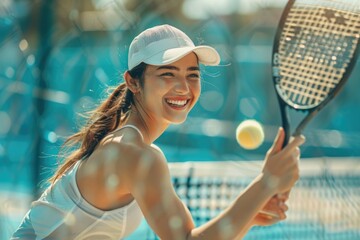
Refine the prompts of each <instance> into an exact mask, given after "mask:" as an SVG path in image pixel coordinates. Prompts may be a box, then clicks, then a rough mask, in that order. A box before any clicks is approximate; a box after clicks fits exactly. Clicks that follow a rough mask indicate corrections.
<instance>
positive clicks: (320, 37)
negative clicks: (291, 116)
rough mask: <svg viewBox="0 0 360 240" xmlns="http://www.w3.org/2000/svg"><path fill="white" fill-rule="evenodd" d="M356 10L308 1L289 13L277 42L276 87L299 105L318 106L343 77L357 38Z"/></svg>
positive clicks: (358, 27) (357, 20)
mask: <svg viewBox="0 0 360 240" xmlns="http://www.w3.org/2000/svg"><path fill="white" fill-rule="evenodd" d="M359 18H360V17H359V14H357V13H354V12H346V11H344V10H334V9H332V8H325V7H315V8H314V7H311V6H308V5H300V6H294V7H293V8H292V9H291V10H290V12H289V13H288V16H287V19H286V22H285V24H284V29H283V31H282V36H281V38H280V43H279V56H280V65H279V70H280V75H281V76H282V77H281V80H280V83H279V86H278V88H280V91H281V92H282V93H283V95H285V96H286V100H287V101H291V102H292V103H295V104H297V105H300V106H307V107H309V106H311V107H312V106H317V105H319V104H320V103H321V102H322V101H323V100H324V99H325V98H326V97H327V96H328V94H329V93H330V92H331V91H332V90H333V89H334V88H335V87H336V86H337V84H339V82H340V81H341V80H342V79H343V76H344V73H345V72H346V68H347V67H348V65H349V63H350V60H351V58H352V56H353V54H354V52H355V49H356V45H357V42H358V40H359V32H360V19H359Z"/></svg>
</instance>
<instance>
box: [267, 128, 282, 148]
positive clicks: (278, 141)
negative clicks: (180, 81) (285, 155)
mask: <svg viewBox="0 0 360 240" xmlns="http://www.w3.org/2000/svg"><path fill="white" fill-rule="evenodd" d="M284 139H285V132H284V129H283V128H282V127H280V128H279V130H278V133H277V135H276V137H275V140H274V143H273V145H272V146H271V148H270V154H274V153H277V152H280V151H281V149H282V145H283V143H284Z"/></svg>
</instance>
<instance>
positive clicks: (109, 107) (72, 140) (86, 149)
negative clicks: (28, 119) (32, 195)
mask: <svg viewBox="0 0 360 240" xmlns="http://www.w3.org/2000/svg"><path fill="white" fill-rule="evenodd" d="M145 68H146V64H143V63H142V64H140V65H139V66H137V67H135V68H134V69H133V70H131V71H129V74H130V76H131V77H133V78H137V79H139V81H140V85H141V86H142V87H143V82H144V81H143V80H144V79H143V78H144V72H145ZM132 106H134V95H133V93H132V92H131V91H130V90H129V89H128V88H127V86H126V83H122V84H120V85H119V86H118V87H117V88H116V89H115V90H114V91H113V92H112V93H111V94H110V96H109V97H108V98H107V99H106V100H105V101H104V102H103V103H102V104H101V105H100V106H99V107H97V108H96V109H95V110H93V111H91V112H89V114H90V117H89V118H88V121H87V123H86V124H85V126H84V127H83V128H82V129H81V130H80V131H79V132H77V133H75V134H73V135H72V136H70V137H69V138H68V139H67V140H66V141H65V142H64V144H63V145H62V148H61V150H62V151H64V152H65V153H66V152H68V151H69V149H70V148H72V147H73V146H75V145H78V144H80V146H79V147H78V149H75V150H74V151H72V152H70V154H69V155H68V156H67V157H65V160H64V163H63V164H62V165H60V166H59V168H58V169H57V171H56V172H55V174H54V175H53V176H52V177H51V178H50V179H49V181H50V183H52V184H53V183H54V182H55V181H56V180H57V179H58V178H59V177H61V176H62V175H63V174H64V172H65V171H66V170H67V169H69V168H70V167H71V166H73V165H74V164H75V163H76V162H77V161H80V160H82V159H86V158H88V157H89V156H90V155H91V154H92V153H93V151H94V150H95V148H96V146H97V145H98V144H99V142H100V141H101V140H102V139H103V138H104V137H105V136H106V135H107V134H108V133H110V132H112V131H114V130H115V129H116V128H118V126H119V125H122V124H123V123H124V122H125V121H126V119H127V118H128V116H129V113H130V109H131V107H132Z"/></svg>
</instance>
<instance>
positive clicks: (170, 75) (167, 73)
mask: <svg viewBox="0 0 360 240" xmlns="http://www.w3.org/2000/svg"><path fill="white" fill-rule="evenodd" d="M160 76H164V77H173V76H174V74H173V73H171V72H165V73H162V74H160Z"/></svg>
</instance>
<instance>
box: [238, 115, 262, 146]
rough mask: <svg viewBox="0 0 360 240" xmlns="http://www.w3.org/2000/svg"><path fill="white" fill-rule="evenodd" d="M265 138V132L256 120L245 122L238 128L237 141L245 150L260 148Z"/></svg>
mask: <svg viewBox="0 0 360 240" xmlns="http://www.w3.org/2000/svg"><path fill="white" fill-rule="evenodd" d="M264 137H265V135H264V130H263V128H262V126H261V124H260V123H258V122H257V121H256V120H245V121H243V122H241V123H240V124H239V126H238V127H237V128H236V140H237V141H238V143H239V144H240V146H241V147H243V148H245V149H255V148H258V147H259V146H260V145H261V144H262V143H263V142H264Z"/></svg>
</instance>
